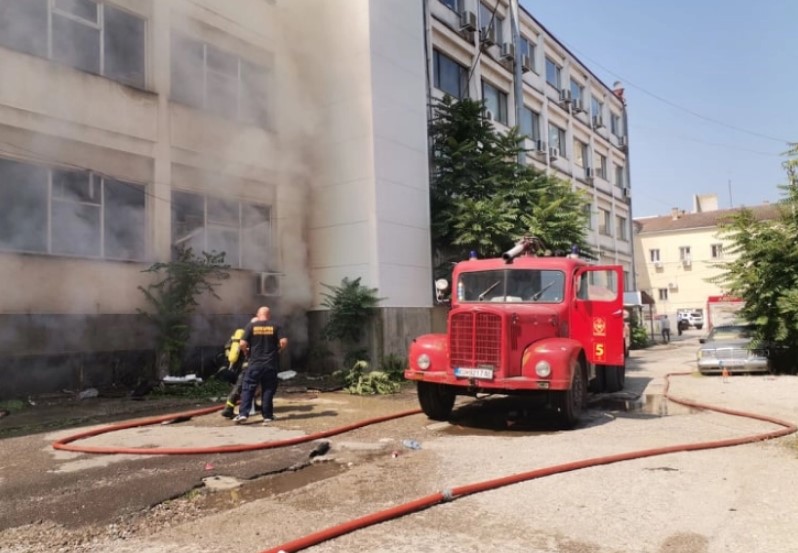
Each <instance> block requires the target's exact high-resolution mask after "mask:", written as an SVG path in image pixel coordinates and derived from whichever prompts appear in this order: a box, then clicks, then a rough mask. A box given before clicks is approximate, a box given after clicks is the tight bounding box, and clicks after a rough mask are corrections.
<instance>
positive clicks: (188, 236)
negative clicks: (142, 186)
mask: <svg viewBox="0 0 798 553" xmlns="http://www.w3.org/2000/svg"><path fill="white" fill-rule="evenodd" d="M271 236H272V231H271V208H270V207H269V206H268V205H257V204H252V203H249V202H239V201H238V200H231V199H229V198H217V197H212V196H207V197H206V196H203V195H200V194H192V193H189V192H180V191H174V192H172V243H173V244H174V245H175V246H188V247H190V248H192V249H193V250H194V251H195V252H201V251H206V252H216V253H221V252H224V254H225V256H224V260H225V263H228V264H230V266H232V267H234V268H237V269H251V270H253V271H265V270H268V269H273V268H274V266H273V265H272V263H271V262H272V255H271Z"/></svg>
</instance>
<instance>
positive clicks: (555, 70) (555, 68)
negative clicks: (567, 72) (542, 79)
mask: <svg viewBox="0 0 798 553" xmlns="http://www.w3.org/2000/svg"><path fill="white" fill-rule="evenodd" d="M560 71H561V69H560V66H559V65H557V64H556V63H554V62H553V61H551V60H550V59H549V58H546V82H547V83H549V84H550V85H551V86H553V87H554V88H556V89H557V90H560Z"/></svg>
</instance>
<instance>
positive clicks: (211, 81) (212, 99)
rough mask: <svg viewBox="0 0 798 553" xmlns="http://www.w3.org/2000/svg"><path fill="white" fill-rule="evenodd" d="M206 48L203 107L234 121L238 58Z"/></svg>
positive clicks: (236, 105)
mask: <svg viewBox="0 0 798 553" xmlns="http://www.w3.org/2000/svg"><path fill="white" fill-rule="evenodd" d="M206 48H207V50H206V56H207V58H206V63H207V66H206V74H205V78H206V83H207V87H208V88H207V91H206V97H205V107H206V108H207V109H208V111H210V112H212V113H215V114H217V115H221V116H223V117H229V118H231V119H234V118H235V117H236V115H237V113H238V58H237V57H235V56H233V55H230V54H228V53H227V52H222V51H221V50H218V49H216V48H213V47H211V46H206Z"/></svg>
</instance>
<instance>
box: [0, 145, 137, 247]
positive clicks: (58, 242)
mask: <svg viewBox="0 0 798 553" xmlns="http://www.w3.org/2000/svg"><path fill="white" fill-rule="evenodd" d="M145 237H146V212H145V189H144V187H143V186H140V185H136V184H131V183H126V182H122V181H115V180H112V179H104V178H101V177H100V176H99V175H96V174H94V173H91V172H89V171H74V170H69V171H65V170H60V169H47V168H45V167H41V166H38V165H32V164H27V163H20V162H16V161H9V160H2V159H0V248H2V249H5V250H11V251H20V252H36V253H52V254H59V255H74V256H79V257H101V258H110V259H124V260H142V259H144V258H145V257H146V239H145Z"/></svg>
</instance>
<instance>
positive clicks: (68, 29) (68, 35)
mask: <svg viewBox="0 0 798 553" xmlns="http://www.w3.org/2000/svg"><path fill="white" fill-rule="evenodd" d="M53 59H54V60H55V61H58V62H61V63H64V64H66V65H69V66H71V67H74V68H75V69H80V70H82V71H88V72H89V73H95V74H97V75H99V74H100V29H99V28H97V27H93V26H89V25H87V24H86V23H81V22H79V21H75V20H73V19H69V18H67V17H64V16H63V15H59V14H58V13H53Z"/></svg>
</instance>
